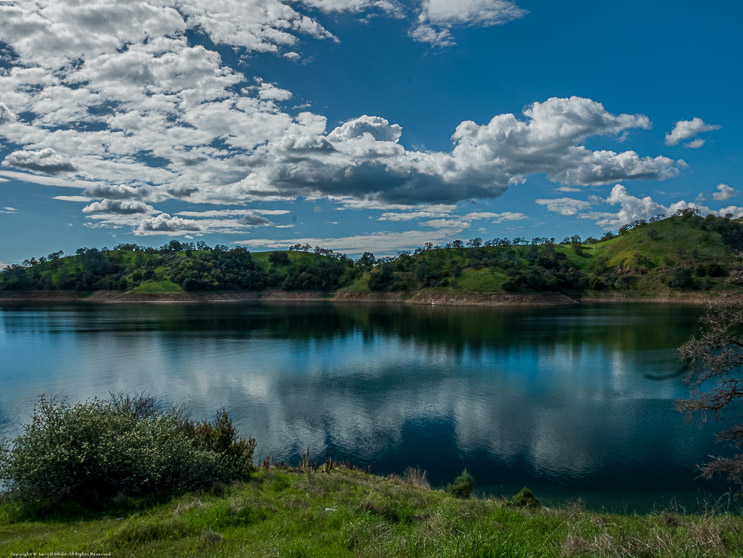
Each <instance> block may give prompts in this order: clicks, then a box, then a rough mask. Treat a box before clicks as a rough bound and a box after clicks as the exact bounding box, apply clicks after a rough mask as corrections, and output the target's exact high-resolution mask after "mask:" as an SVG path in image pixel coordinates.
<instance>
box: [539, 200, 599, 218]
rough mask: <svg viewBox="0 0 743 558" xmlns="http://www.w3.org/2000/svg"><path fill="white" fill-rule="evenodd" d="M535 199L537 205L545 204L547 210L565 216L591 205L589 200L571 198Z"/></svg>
mask: <svg viewBox="0 0 743 558" xmlns="http://www.w3.org/2000/svg"><path fill="white" fill-rule="evenodd" d="M535 201H536V203H537V204H538V205H543V206H545V207H546V208H547V210H548V211H552V212H553V213H559V214H560V215H566V216H570V215H575V214H576V213H578V212H579V211H583V210H584V209H588V208H589V207H591V205H592V204H591V202H587V201H581V200H574V199H572V198H556V199H538V200H535Z"/></svg>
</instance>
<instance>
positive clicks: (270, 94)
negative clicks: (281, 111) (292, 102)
mask: <svg viewBox="0 0 743 558" xmlns="http://www.w3.org/2000/svg"><path fill="white" fill-rule="evenodd" d="M258 97H259V98H260V99H263V100H264V101H266V100H267V101H288V100H289V99H291V98H292V92H291V91H287V90H286V89H281V88H279V87H276V85H275V84H273V83H266V82H263V83H261V84H260V87H259V89H258Z"/></svg>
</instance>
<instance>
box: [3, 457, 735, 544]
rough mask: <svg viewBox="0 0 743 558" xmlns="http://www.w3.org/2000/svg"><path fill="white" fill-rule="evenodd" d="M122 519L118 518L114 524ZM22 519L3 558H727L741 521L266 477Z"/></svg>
mask: <svg viewBox="0 0 743 558" xmlns="http://www.w3.org/2000/svg"><path fill="white" fill-rule="evenodd" d="M118 514H121V516H122V517H119V516H118ZM118 514H116V512H114V514H113V515H105V516H104V515H100V516H98V517H93V518H90V517H88V518H80V517H78V518H71V517H66V518H56V519H53V518H51V519H50V518H47V519H29V518H28V517H24V515H23V512H22V511H21V510H19V509H16V508H14V507H13V505H12V504H10V503H8V502H5V503H2V504H1V505H0V555H2V556H10V555H11V554H13V553H24V552H37V553H41V552H100V553H109V552H110V553H112V555H113V556H137V557H148V556H217V557H219V556H225V557H231V556H235V557H237V556H261V557H266V556H288V557H314V556H317V557H323V558H325V557H333V556H360V557H364V556H379V557H394V556H400V557H415V556H420V557H435V556H442V557H456V556H462V557H464V556H467V557H469V556H472V557H486V556H487V557H490V556H535V557H539V556H673V557H679V556H686V557H691V556H700V557H701V556H735V555H743V518H742V517H740V516H735V515H731V514H713V515H705V516H692V515H678V514H675V513H669V512H663V513H658V514H653V515H612V514H599V513H591V512H586V511H584V510H583V509H582V508H580V507H579V506H573V507H567V508H563V509H526V508H517V507H513V506H511V505H509V504H508V503H507V502H506V501H504V500H497V499H474V500H460V499H456V498H453V497H451V496H449V495H447V494H446V493H444V492H442V491H438V490H429V489H426V488H423V487H420V486H417V485H413V484H406V483H405V482H403V481H402V480H401V479H397V480H390V479H384V478H381V477H377V476H373V475H368V474H365V473H362V472H360V471H350V470H346V469H340V468H336V469H334V470H333V471H332V472H331V473H330V474H326V473H322V472H319V471H318V472H311V473H310V474H307V473H306V472H301V471H289V470H279V469H270V470H269V471H267V472H266V471H263V470H261V472H259V473H257V474H256V475H255V477H254V479H253V480H251V481H250V482H249V483H245V484H236V485H233V486H229V487H226V488H225V489H224V491H223V492H222V493H220V494H215V493H198V494H189V495H186V496H183V497H180V498H178V499H175V500H173V501H171V502H169V503H166V504H160V505H157V506H154V507H151V508H147V509H145V510H144V511H139V512H137V513H132V512H129V513H128V514H127V513H124V512H118Z"/></svg>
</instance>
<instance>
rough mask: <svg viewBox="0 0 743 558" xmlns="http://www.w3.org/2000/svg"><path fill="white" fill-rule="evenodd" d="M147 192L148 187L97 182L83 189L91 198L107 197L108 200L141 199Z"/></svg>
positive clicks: (84, 193)
mask: <svg viewBox="0 0 743 558" xmlns="http://www.w3.org/2000/svg"><path fill="white" fill-rule="evenodd" d="M148 194H149V189H148V188H142V187H140V188H135V187H133V186H127V185H126V184H116V185H110V186H109V185H107V184H97V185H95V186H92V187H90V188H86V189H85V190H84V191H83V195H85V196H89V197H91V198H108V199H109V200H132V199H142V198H144V197H146V196H147V195H148Z"/></svg>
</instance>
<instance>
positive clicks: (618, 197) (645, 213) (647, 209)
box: [537, 184, 743, 230]
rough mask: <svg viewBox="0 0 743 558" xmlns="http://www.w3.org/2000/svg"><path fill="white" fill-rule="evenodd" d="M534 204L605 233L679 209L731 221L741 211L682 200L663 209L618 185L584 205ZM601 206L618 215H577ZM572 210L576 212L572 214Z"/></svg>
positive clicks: (561, 201) (573, 202) (577, 202)
mask: <svg viewBox="0 0 743 558" xmlns="http://www.w3.org/2000/svg"><path fill="white" fill-rule="evenodd" d="M723 186H724V185H723ZM721 191H724V190H721ZM726 199H727V198H726ZM552 202H555V203H552ZM537 203H539V204H540V205H546V206H547V209H548V210H550V211H555V212H557V213H562V214H563V215H576V214H577V216H578V218H579V219H590V220H593V221H595V222H596V224H597V225H598V226H600V227H602V228H604V229H605V230H611V229H616V228H619V227H621V226H622V225H627V224H629V223H633V222H634V221H638V220H648V219H650V218H652V217H655V216H657V215H662V216H665V217H670V216H672V215H674V214H675V213H676V212H678V211H680V210H683V209H696V210H697V211H699V212H700V213H701V214H702V215H706V214H709V213H712V214H715V215H721V216H724V215H726V214H732V215H733V216H734V217H735V218H737V217H739V216H743V208H740V207H737V206H728V207H724V208H722V209H719V210H713V209H710V208H709V207H707V206H705V205H702V204H700V203H699V202H698V201H694V202H687V201H685V200H680V201H677V202H674V203H672V204H670V205H668V206H665V205H662V204H660V203H658V202H656V201H655V200H653V198H651V197H650V196H645V197H644V198H638V197H636V196H633V195H631V194H630V193H629V192H628V191H627V188H626V187H625V186H623V185H621V184H617V185H615V186H614V187H613V188H612V190H611V193H610V194H609V196H608V197H607V198H605V199H602V198H598V197H593V198H592V200H591V201H590V202H584V201H581V200H572V199H570V198H562V199H559V200H537ZM601 203H604V204H608V205H618V206H619V211H617V212H606V211H588V212H583V213H581V211H583V210H585V209H587V208H588V207H590V206H594V205H598V204H601ZM573 209H575V210H576V211H575V212H573Z"/></svg>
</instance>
